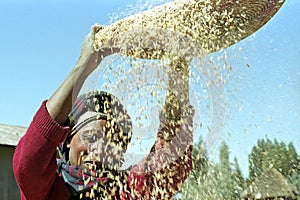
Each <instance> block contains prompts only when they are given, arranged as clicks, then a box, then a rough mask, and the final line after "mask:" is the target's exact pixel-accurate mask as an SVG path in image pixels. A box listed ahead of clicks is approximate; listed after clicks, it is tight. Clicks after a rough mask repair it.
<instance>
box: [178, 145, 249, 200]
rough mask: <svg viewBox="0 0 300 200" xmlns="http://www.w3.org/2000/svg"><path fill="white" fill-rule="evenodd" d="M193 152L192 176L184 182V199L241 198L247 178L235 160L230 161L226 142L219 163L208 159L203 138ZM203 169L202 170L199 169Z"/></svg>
mask: <svg viewBox="0 0 300 200" xmlns="http://www.w3.org/2000/svg"><path fill="white" fill-rule="evenodd" d="M193 153H195V154H193V161H194V164H193V165H194V169H193V172H192V176H190V177H189V179H188V180H187V181H186V182H185V183H184V185H183V187H182V190H181V194H182V199H192V200H194V199H205V200H206V199H228V200H231V199H239V198H240V193H241V192H242V191H243V190H244V186H245V180H244V178H243V176H242V173H241V169H240V167H239V165H238V163H237V160H236V159H235V160H234V163H230V162H229V155H230V152H229V147H228V145H227V144H226V143H225V142H222V144H221V146H220V157H219V161H220V162H219V163H218V164H215V165H214V164H212V163H211V162H209V161H208V159H207V155H206V151H205V150H204V149H203V146H202V140H200V143H198V144H197V145H196V149H194V152H193ZM199 155H201V156H199ZM198 170H202V171H198Z"/></svg>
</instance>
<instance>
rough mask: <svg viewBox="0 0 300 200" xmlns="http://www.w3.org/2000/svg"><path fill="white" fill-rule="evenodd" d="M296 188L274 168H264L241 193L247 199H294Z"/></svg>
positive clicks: (295, 197) (296, 192)
mask: <svg viewBox="0 0 300 200" xmlns="http://www.w3.org/2000/svg"><path fill="white" fill-rule="evenodd" d="M297 194H298V191H297V188H296V187H295V186H294V185H292V184H291V183H290V182H289V181H288V180H287V179H286V178H285V177H284V176H283V175H282V174H281V173H280V172H278V171H277V170H276V169H274V168H270V169H268V170H266V171H265V172H264V173H263V174H262V175H261V176H259V177H258V178H257V179H255V180H254V181H253V183H251V184H250V185H249V187H248V188H247V189H246V190H245V191H244V192H243V193H242V194H241V198H242V199H247V200H296V199H297Z"/></svg>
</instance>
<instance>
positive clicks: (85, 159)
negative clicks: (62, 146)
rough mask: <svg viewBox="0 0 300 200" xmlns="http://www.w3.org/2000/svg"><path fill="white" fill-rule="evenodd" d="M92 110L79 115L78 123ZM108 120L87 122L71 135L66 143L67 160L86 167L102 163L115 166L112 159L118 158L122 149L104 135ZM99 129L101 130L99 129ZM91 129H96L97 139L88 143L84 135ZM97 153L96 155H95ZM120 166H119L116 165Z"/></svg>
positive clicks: (90, 113) (91, 113)
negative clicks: (67, 148)
mask: <svg viewBox="0 0 300 200" xmlns="http://www.w3.org/2000/svg"><path fill="white" fill-rule="evenodd" d="M94 114H95V113H94V112H86V113H84V114H83V115H82V116H80V118H79V120H78V123H80V122H82V121H84V120H85V119H87V118H89V117H90V116H92V115H94ZM107 124H108V122H107V121H106V120H102V119H100V120H96V121H92V122H90V123H88V124H87V125H85V126H84V127H83V128H81V129H79V130H78V132H77V133H76V134H75V135H74V136H73V138H72V140H71V141H70V143H69V144H68V147H69V148H70V151H69V161H70V164H72V165H79V166H82V167H84V168H87V169H91V168H92V167H96V168H97V167H100V165H101V164H102V163H104V164H105V165H106V166H112V165H113V166H114V167H116V163H114V162H113V161H114V160H119V159H120V158H121V156H122V155H123V151H122V149H121V148H120V147H119V146H118V144H115V143H113V142H111V141H110V140H109V138H107V137H106V131H105V127H106V126H107ZM99 130H101V131H99ZM91 131H97V137H98V138H97V141H96V142H93V143H88V142H85V141H84V138H85V135H86V134H88V133H89V132H91ZM95 155H97V156H95ZM117 167H120V166H117Z"/></svg>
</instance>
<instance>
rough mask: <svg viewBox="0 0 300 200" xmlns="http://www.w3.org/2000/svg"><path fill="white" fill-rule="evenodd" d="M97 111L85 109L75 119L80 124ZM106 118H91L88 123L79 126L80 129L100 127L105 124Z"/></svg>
mask: <svg viewBox="0 0 300 200" xmlns="http://www.w3.org/2000/svg"><path fill="white" fill-rule="evenodd" d="M96 114H97V113H96V112H93V111H87V112H85V113H84V114H82V115H81V116H80V117H79V118H78V121H77V124H80V123H82V122H84V121H85V120H86V119H88V118H90V117H93V116H95V115H96ZM105 123H106V120H103V119H99V120H93V121H91V122H89V123H87V124H86V125H85V126H84V127H82V128H81V130H95V129H96V130H97V129H101V128H103V127H104V126H105Z"/></svg>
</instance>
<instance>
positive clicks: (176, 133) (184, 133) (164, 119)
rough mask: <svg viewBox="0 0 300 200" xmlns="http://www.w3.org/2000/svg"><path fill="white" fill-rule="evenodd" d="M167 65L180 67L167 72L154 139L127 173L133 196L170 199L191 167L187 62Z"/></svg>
mask: <svg viewBox="0 0 300 200" xmlns="http://www.w3.org/2000/svg"><path fill="white" fill-rule="evenodd" d="M171 64H172V66H173V67H174V68H177V69H178V68H179V69H180V70H179V71H175V70H174V71H172V72H171V73H170V74H169V86H168V91H167V96H166V102H165V105H164V108H163V109H162V111H161V114H160V127H159V130H158V134H157V137H156V142H155V144H154V146H153V147H152V149H151V151H150V154H149V155H148V156H147V158H145V159H144V160H143V161H142V162H141V163H140V164H139V165H138V166H136V167H135V168H134V169H133V170H132V173H131V176H130V180H131V182H132V184H134V183H138V184H137V185H139V186H137V185H135V186H133V187H135V188H138V189H137V191H136V193H137V195H141V196H144V197H146V199H151V198H155V199H171V197H172V196H173V195H174V194H175V193H176V192H177V191H178V190H179V188H180V186H181V185H182V183H183V182H184V181H185V180H186V179H187V177H188V175H189V173H190V171H191V169H192V143H193V116H194V109H193V107H192V106H190V104H189V91H188V87H189V86H188V81H189V78H188V70H189V69H188V62H186V61H185V60H179V61H178V60H177V61H174V62H173V63H171ZM141 177H142V178H141ZM141 180H142V181H143V182H142V183H141Z"/></svg>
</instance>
